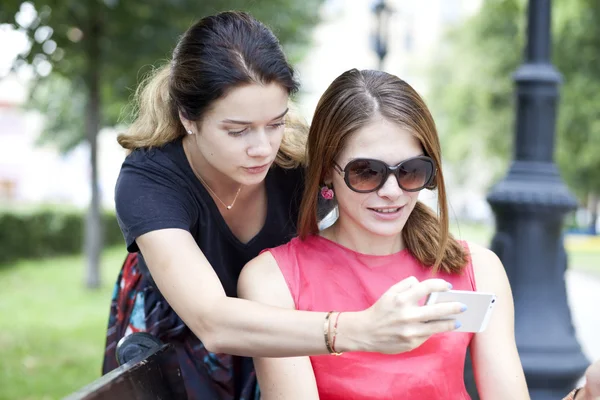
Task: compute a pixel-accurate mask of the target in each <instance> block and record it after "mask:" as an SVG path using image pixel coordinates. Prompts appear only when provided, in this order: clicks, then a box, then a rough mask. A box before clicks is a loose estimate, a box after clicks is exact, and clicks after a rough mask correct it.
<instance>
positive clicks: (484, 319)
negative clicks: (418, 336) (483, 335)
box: [425, 290, 496, 333]
mask: <svg viewBox="0 0 600 400" xmlns="http://www.w3.org/2000/svg"><path fill="white" fill-rule="evenodd" d="M444 302H459V303H462V304H464V305H465V306H466V307H467V309H466V310H465V311H463V312H462V313H459V314H453V315H450V316H448V318H446V319H456V320H457V321H459V322H460V323H461V326H460V327H459V328H458V329H456V330H455V331H457V332H474V333H477V332H483V331H484V330H485V328H486V327H487V325H488V322H489V320H490V318H491V316H492V311H493V309H494V305H495V304H496V295H494V294H493V293H483V292H472V291H467V290H448V291H445V292H433V293H431V294H430V295H429V296H428V297H427V301H426V302H425V304H426V305H431V304H437V303H444Z"/></svg>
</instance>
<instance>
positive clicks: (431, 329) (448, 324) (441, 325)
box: [415, 319, 460, 337]
mask: <svg viewBox="0 0 600 400" xmlns="http://www.w3.org/2000/svg"><path fill="white" fill-rule="evenodd" d="M458 328H460V322H458V321H457V320H455V319H448V320H441V321H440V320H437V321H430V322H426V323H422V324H418V327H417V328H416V331H415V333H416V334H417V335H419V336H426V337H430V336H431V335H435V334H437V333H444V332H451V331H453V330H456V329H458Z"/></svg>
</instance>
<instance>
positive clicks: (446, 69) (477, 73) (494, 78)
mask: <svg viewBox="0 0 600 400" xmlns="http://www.w3.org/2000/svg"><path fill="white" fill-rule="evenodd" d="M526 3H527V2H526V1H524V0H487V1H484V3H483V5H482V8H481V10H480V11H479V12H478V13H477V14H476V15H474V16H473V17H471V18H470V19H468V20H467V21H466V22H465V23H464V24H461V25H460V26H457V27H455V28H454V29H453V30H451V31H450V32H449V33H448V37H447V39H446V40H445V42H444V47H443V48H442V49H441V50H440V52H439V57H438V59H436V60H435V61H434V62H435V67H434V68H433V74H432V76H433V87H432V95H431V106H432V109H433V110H434V113H435V114H436V117H437V120H438V122H439V128H440V137H441V141H442V146H443V148H444V151H445V154H444V156H445V158H446V160H448V161H449V162H450V163H454V164H460V163H464V162H465V160H468V159H469V158H473V157H478V158H479V159H481V160H485V162H486V166H488V167H489V166H492V168H493V169H494V171H493V172H494V175H495V177H496V178H497V177H499V175H500V174H503V173H504V172H505V171H506V167H507V164H508V161H509V159H510V156H511V148H512V142H513V138H514V129H515V128H514V115H515V101H514V98H515V97H514V92H515V87H514V83H513V80H512V74H513V73H514V72H515V70H516V69H517V67H518V66H519V65H520V64H521V63H522V61H523V49H524V44H525V42H524V39H525V35H524V33H525V28H526V11H527V9H526V6H527V4H526ZM552 12H553V14H552V17H553V49H552V54H553V63H554V65H555V66H556V68H557V69H558V70H559V71H560V72H561V73H562V74H563V78H564V82H563V85H562V86H561V87H560V88H559V89H560V94H561V97H560V98H559V101H560V102H559V104H558V116H559V118H558V123H557V137H556V153H555V154H556V158H555V160H556V162H557V164H558V166H559V168H560V171H561V173H562V174H563V177H564V179H565V181H566V183H567V184H568V185H569V186H570V188H571V189H572V190H573V191H574V192H575V193H576V194H578V196H579V198H580V199H582V200H583V199H585V197H586V195H587V194H588V193H590V192H595V193H598V192H600V151H599V150H600V122H599V121H598V118H597V115H598V111H597V108H598V105H600V62H599V61H600V25H598V23H597V21H599V20H600V3H598V2H597V1H594V0H557V1H554V2H553V9H552ZM468 175H469V174H468V171H467V172H465V176H464V177H463V180H464V179H467V178H468Z"/></svg>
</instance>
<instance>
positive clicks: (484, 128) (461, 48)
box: [431, 0, 525, 179]
mask: <svg viewBox="0 0 600 400" xmlns="http://www.w3.org/2000/svg"><path fill="white" fill-rule="evenodd" d="M524 22H525V20H524V7H523V1H521V0H488V1H485V2H484V4H483V5H482V8H481V10H480V11H479V13H477V14H475V15H474V16H472V17H471V18H470V19H468V20H467V21H466V22H465V23H464V24H462V25H459V26H456V27H454V28H453V29H452V30H450V31H449V32H448V36H447V38H446V40H445V41H444V48H443V49H442V50H441V51H440V53H439V54H438V58H437V59H436V60H434V65H435V66H434V67H433V71H432V78H433V79H432V96H431V107H432V109H433V110H434V113H435V114H436V119H437V121H438V125H439V131H440V140H441V143H442V147H443V149H444V158H445V159H446V160H448V161H449V162H450V163H461V162H463V161H464V160H466V159H469V158H471V157H474V156H477V157H478V158H479V159H483V160H488V161H490V160H496V161H498V160H500V161H501V162H500V163H499V164H498V166H497V167H496V170H495V171H494V172H495V173H496V174H498V173H499V172H500V171H504V169H505V166H506V160H508V158H509V154H510V148H511V144H512V139H513V138H512V136H513V125H512V124H513V114H514V95H513V82H512V79H511V75H512V73H513V72H514V71H515V69H516V68H517V66H518V65H519V63H520V61H521V59H522V56H521V54H522V52H521V51H520V49H521V48H522V42H523V33H524ZM463 179H468V174H466V176H465V177H464V178H463Z"/></svg>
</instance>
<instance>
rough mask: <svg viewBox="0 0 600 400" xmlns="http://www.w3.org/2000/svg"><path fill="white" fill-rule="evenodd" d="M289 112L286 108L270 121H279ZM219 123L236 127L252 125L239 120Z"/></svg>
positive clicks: (225, 120) (226, 120)
mask: <svg viewBox="0 0 600 400" xmlns="http://www.w3.org/2000/svg"><path fill="white" fill-rule="evenodd" d="M289 110H290V109H289V108H286V109H285V111H284V112H282V113H281V114H279V115H278V116H276V117H275V118H273V119H271V121H275V120H276V119H280V118H283V117H285V114H287V113H288V111H289ZM221 122H224V123H227V124H236V125H252V122H251V121H239V120H235V119H224V120H223V121H221Z"/></svg>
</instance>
